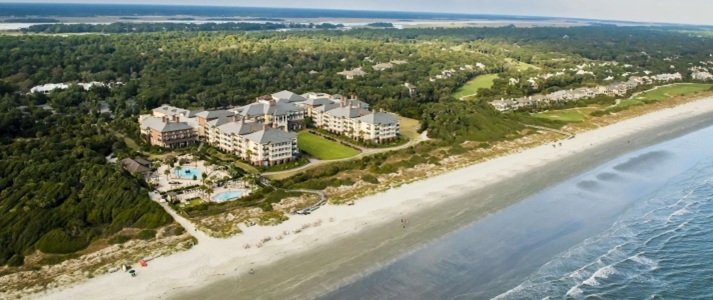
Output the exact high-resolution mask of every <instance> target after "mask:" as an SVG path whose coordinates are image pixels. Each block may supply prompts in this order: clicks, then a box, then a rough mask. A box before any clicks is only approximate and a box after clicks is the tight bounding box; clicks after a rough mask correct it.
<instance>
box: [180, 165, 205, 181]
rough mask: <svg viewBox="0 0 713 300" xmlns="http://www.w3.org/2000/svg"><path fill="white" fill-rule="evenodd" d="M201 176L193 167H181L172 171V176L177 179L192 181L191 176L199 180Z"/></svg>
mask: <svg viewBox="0 0 713 300" xmlns="http://www.w3.org/2000/svg"><path fill="white" fill-rule="evenodd" d="M201 174H202V173H201V171H200V170H198V169H196V168H193V167H181V168H180V169H178V170H173V176H176V177H178V178H185V179H193V176H194V175H195V176H196V179H198V180H200V179H201Z"/></svg>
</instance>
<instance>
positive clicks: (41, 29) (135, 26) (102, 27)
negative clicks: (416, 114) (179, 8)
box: [22, 22, 344, 33]
mask: <svg viewBox="0 0 713 300" xmlns="http://www.w3.org/2000/svg"><path fill="white" fill-rule="evenodd" d="M341 27H344V25H342V24H331V23H323V24H299V23H287V24H285V23H270V22H267V23H247V22H228V23H214V22H208V23H201V24H194V23H171V22H165V23H125V22H117V23H112V24H38V25H32V26H30V27H29V28H27V29H23V30H22V31H23V32H33V33H83V32H98V33H141V32H164V31H258V30H276V29H335V28H341Z"/></svg>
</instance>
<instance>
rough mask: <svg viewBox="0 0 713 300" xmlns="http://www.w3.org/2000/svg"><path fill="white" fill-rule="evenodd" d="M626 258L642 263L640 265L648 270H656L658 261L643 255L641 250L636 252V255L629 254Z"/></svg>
mask: <svg viewBox="0 0 713 300" xmlns="http://www.w3.org/2000/svg"><path fill="white" fill-rule="evenodd" d="M627 259H629V260H632V261H635V262H637V263H639V264H642V265H644V266H646V267H647V268H648V269H649V270H656V269H658V267H659V265H658V262H656V261H654V260H653V259H650V258H647V257H645V256H644V253H643V252H642V253H637V254H636V255H634V256H631V257H629V258H627Z"/></svg>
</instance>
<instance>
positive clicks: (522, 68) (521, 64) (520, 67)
mask: <svg viewBox="0 0 713 300" xmlns="http://www.w3.org/2000/svg"><path fill="white" fill-rule="evenodd" d="M505 60H506V61H507V62H509V63H514V64H515V67H516V68H517V69H518V70H520V71H525V70H527V69H529V68H533V69H535V70H539V69H540V67H538V66H535V65H531V64H526V63H524V62H521V61H515V60H513V59H512V58H506V59H505Z"/></svg>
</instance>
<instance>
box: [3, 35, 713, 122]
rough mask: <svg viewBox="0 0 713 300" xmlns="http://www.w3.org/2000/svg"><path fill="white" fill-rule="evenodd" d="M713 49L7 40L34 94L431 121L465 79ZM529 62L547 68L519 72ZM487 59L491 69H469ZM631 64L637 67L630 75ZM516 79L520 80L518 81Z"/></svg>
mask: <svg viewBox="0 0 713 300" xmlns="http://www.w3.org/2000/svg"><path fill="white" fill-rule="evenodd" d="M204 25H205V24H204ZM218 25H220V24H218ZM253 25H254V26H263V25H265V24H253ZM38 26H47V27H42V28H52V26H58V25H38ZM61 26H70V25H61ZM76 26H83V25H76ZM105 26H114V25H105ZM131 26H138V25H135V24H131ZM141 26H144V25H141ZM145 26H149V27H151V26H159V27H160V26H163V25H156V24H146V25H145ZM176 26H186V24H179V25H176ZM196 26H203V25H196ZM210 26H213V25H210ZM38 28H39V27H38ZM122 30H123V29H122ZM565 37H566V38H565ZM712 48H713V39H710V38H697V37H692V36H690V35H687V34H682V33H679V32H678V31H677V30H672V29H663V28H648V27H622V28H619V27H603V26H599V27H572V28H514V27H503V28H452V29H404V30H397V29H384V30H369V29H357V30H349V31H310V32H305V31H296V32H274V31H273V32H270V31H259V32H250V33H245V32H242V31H238V32H235V31H219V32H204V31H201V32H160V33H144V34H131V35H82V36H69V37H59V36H29V35H28V36H3V37H0V67H1V68H0V78H1V79H3V80H5V81H7V82H9V83H11V84H13V85H16V86H17V87H18V88H19V89H20V90H21V91H23V92H26V91H28V90H29V89H30V88H31V87H32V86H34V85H38V84H44V83H58V82H65V83H71V82H88V81H101V82H107V83H108V82H115V81H120V82H123V83H125V85H123V86H121V87H119V88H115V89H114V90H112V91H111V92H108V93H106V95H103V96H102V97H103V98H104V100H107V101H108V102H110V103H112V105H113V107H120V108H121V107H125V105H124V104H123V103H124V102H125V101H127V100H135V102H136V104H137V107H138V108H139V109H150V108H153V107H156V106H158V105H160V104H162V103H170V104H172V105H175V106H179V107H205V108H215V107H221V106H225V105H243V104H246V103H248V102H250V101H252V99H255V97H257V96H259V95H262V94H268V93H274V92H277V91H280V90H284V89H287V90H292V91H294V92H297V93H305V92H310V91H322V92H327V93H340V94H346V95H349V94H356V95H358V96H359V97H360V98H361V99H363V100H364V101H366V102H368V103H370V104H371V105H372V106H375V107H377V108H385V109H387V110H389V111H393V112H396V113H399V114H401V115H404V116H407V117H412V118H418V119H422V118H423V115H424V112H426V110H428V109H429V106H430V105H431V104H432V103H437V102H442V101H445V100H447V99H450V98H451V97H452V96H451V95H452V94H453V92H454V91H455V90H456V89H457V88H458V87H459V86H462V85H463V84H464V83H465V82H467V81H468V80H469V79H471V78H473V77H475V76H477V75H481V74H486V73H498V74H499V76H500V77H499V78H498V79H497V80H496V81H495V84H494V86H493V88H491V89H489V90H486V91H483V92H482V93H480V94H481V95H480V96H481V97H480V98H481V100H483V101H489V100H492V99H497V98H500V97H506V96H521V95H532V94H536V93H546V92H552V91H554V90H557V89H564V88H576V87H579V86H593V85H597V84H602V83H603V79H604V77H605V76H600V74H606V72H611V73H612V74H614V73H617V74H622V73H624V72H625V71H642V70H650V71H652V72H655V73H662V72H675V71H678V72H681V73H682V74H686V72H688V71H687V68H688V67H689V64H691V63H698V61H700V60H709V59H710V58H709V54H710V49H712ZM666 58H673V59H674V61H665V60H664V59H666ZM504 59H511V61H512V62H513V63H508V62H506V61H505V60H504ZM393 60H404V61H407V62H408V63H406V64H399V65H394V67H393V68H392V69H389V70H383V71H375V70H373V69H372V65H374V64H376V63H383V62H388V61H393ZM612 60H615V61H617V62H618V63H619V66H618V67H612V66H607V67H600V68H599V69H597V70H593V71H595V74H596V75H598V76H594V77H592V76H586V75H574V74H566V75H565V76H562V77H557V78H551V79H548V81H547V82H544V83H543V84H542V85H541V86H540V87H539V88H538V89H533V88H531V87H529V86H528V85H527V84H526V83H525V81H526V79H527V78H528V77H531V76H537V75H538V74H539V73H544V72H552V73H554V72H555V71H559V70H562V69H564V68H572V67H574V66H576V65H577V64H580V63H585V62H589V61H612ZM520 62H521V63H528V64H532V65H534V66H537V67H539V68H541V70H519V69H514V68H513V67H512V66H513V64H516V63H520ZM476 63H482V64H484V65H485V68H483V69H479V68H476V69H473V70H460V69H459V68H460V67H462V66H464V65H474V64H476ZM625 64H630V65H632V66H633V67H632V68H629V69H628V70H627V69H625V68H624V67H623V65H625ZM672 66H673V67H674V68H672ZM356 67H362V69H363V70H364V71H366V72H367V73H368V74H367V75H366V76H364V77H361V78H358V79H354V80H347V79H345V78H344V77H343V76H340V75H338V74H337V73H338V72H340V71H343V70H345V69H352V68H356ZM446 69H455V70H457V72H456V73H454V74H453V76H451V77H449V78H447V79H442V80H437V81H433V82H432V81H429V80H428V79H429V78H430V77H433V76H436V75H439V74H441V71H443V70H446ZM311 71H315V72H317V73H316V74H314V73H313V72H312V73H310V72H311ZM511 77H515V78H518V79H520V82H521V83H520V84H519V85H514V86H513V85H508V84H507V82H508V78H511ZM619 79H623V77H622V78H619ZM405 82H409V83H412V84H415V85H416V86H417V93H416V94H415V96H414V97H412V98H411V97H408V91H407V90H406V89H405V88H404V87H403V84H404V83H405ZM476 105H477V104H476ZM434 132H435V131H434Z"/></svg>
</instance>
